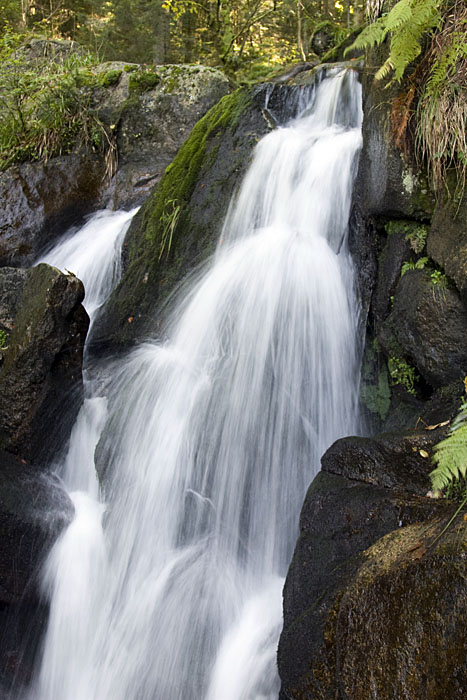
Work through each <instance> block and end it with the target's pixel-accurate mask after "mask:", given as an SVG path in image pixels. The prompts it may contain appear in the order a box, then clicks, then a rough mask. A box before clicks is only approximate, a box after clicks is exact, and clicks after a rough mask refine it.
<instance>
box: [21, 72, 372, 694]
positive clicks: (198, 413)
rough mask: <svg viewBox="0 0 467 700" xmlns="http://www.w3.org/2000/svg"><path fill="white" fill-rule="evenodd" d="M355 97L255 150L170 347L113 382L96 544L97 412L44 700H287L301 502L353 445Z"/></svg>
mask: <svg viewBox="0 0 467 700" xmlns="http://www.w3.org/2000/svg"><path fill="white" fill-rule="evenodd" d="M360 99H361V98H360V88H359V86H358V84H357V81H356V76H355V74H354V73H353V72H350V73H346V74H344V73H341V74H339V75H338V76H336V77H333V78H330V79H326V80H324V81H323V82H322V83H321V85H320V87H319V89H318V91H317V94H316V96H315V101H314V103H313V105H312V106H311V107H310V108H309V109H308V110H307V111H306V113H305V114H304V115H302V116H301V117H300V118H298V119H296V120H295V121H293V122H292V123H290V124H289V125H288V127H287V128H281V129H277V130H276V131H274V132H273V133H271V134H270V135H269V136H267V137H266V138H264V139H263V140H262V141H261V143H260V144H259V146H258V149H257V151H256V155H255V160H254V162H253V164H252V166H251V168H250V170H249V172H248V174H247V177H246V179H245V182H244V184H243V186H242V188H241V191H240V192H239V194H238V197H237V198H236V202H235V203H234V204H233V205H232V207H231V211H230V213H229V216H228V218H227V221H226V224H225V226H224V231H223V235H222V239H221V245H220V246H219V249H218V252H217V254H216V256H215V260H214V261H213V263H212V265H211V266H210V267H209V268H208V269H207V270H206V272H205V274H204V275H203V277H202V278H201V279H200V280H199V282H198V283H197V284H196V286H195V287H194V288H193V289H192V290H191V291H190V292H189V294H188V295H187V296H186V298H185V299H183V300H182V301H181V303H180V305H179V307H178V309H177V310H176V312H175V313H174V314H173V317H172V321H171V325H170V328H169V329H168V337H169V338H170V340H169V341H168V342H167V343H166V344H165V345H157V344H155V343H154V344H152V343H146V344H144V345H142V346H140V347H139V348H138V349H137V350H136V351H134V352H133V353H132V354H131V355H130V356H129V357H128V358H127V359H126V360H125V361H124V362H122V363H121V364H120V367H119V368H118V370H116V371H115V370H114V372H113V374H114V377H113V382H112V385H111V388H110V390H109V394H108V397H107V404H108V406H109V408H110V417H109V420H108V423H107V428H106V430H105V433H104V434H105V437H104V438H103V442H102V447H101V454H102V455H103V456H104V457H103V459H104V458H105V468H106V487H105V492H106V496H107V514H106V518H105V520H106V524H105V531H103V529H102V512H103V509H104V506H103V505H102V504H101V503H99V502H98V500H97V499H96V486H95V479H94V477H93V476H92V475H93V474H94V465H93V463H92V453H93V449H94V445H95V444H96V440H97V439H98V438H97V436H98V434H99V432H100V431H99V426H97V423H99V422H100V423H101V424H102V422H103V420H104V416H105V399H98V401H100V404H97V405H93V407H92V410H95V416H97V417H98V419H99V420H97V421H96V420H92V419H91V418H89V416H86V415H84V413H82V415H81V417H80V419H79V420H80V421H81V423H80V426H78V425H77V426H75V435H74V439H73V440H72V448H71V451H70V454H69V455H68V458H67V463H66V467H65V470H64V474H65V478H66V479H67V480H68V481H69V483H70V485H72V487H73V488H80V489H86V491H87V493H84V492H78V493H76V492H75V493H74V495H73V500H74V503H75V508H76V518H75V520H74V522H73V523H72V525H71V526H70V528H69V529H68V530H67V532H66V533H65V534H64V535H63V536H62V538H61V539H60V540H59V542H58V543H57V544H56V546H55V548H54V550H53V552H52V554H51V557H50V559H49V561H48V563H47V567H46V571H45V581H44V587H45V590H46V591H47V592H48V595H49V596H50V599H51V616H50V622H49V628H48V632H47V638H46V642H45V648H44V656H43V662H42V666H41V669H40V672H39V674H38V677H37V680H36V683H35V687H34V689H33V691H32V693H31V698H34V700H156V699H157V700H195V699H197V698H205V699H206V700H260V699H262V700H272V699H273V698H275V697H277V692H278V681H277V674H276V670H275V651H276V647H277V641H278V636H279V633H280V627H281V589H282V584H283V577H284V575H285V572H286V569H287V565H288V562H289V559H290V556H291V553H292V550H293V544H294V541H295V539H296V536H297V521H298V514H299V510H300V506H301V503H302V501H303V497H304V494H305V489H306V486H307V485H308V483H309V482H310V481H311V479H312V477H313V475H314V474H315V473H316V471H317V470H318V468H319V458H320V456H321V454H322V453H323V451H324V450H325V449H326V447H327V446H328V445H329V444H331V443H332V442H333V441H334V440H335V439H336V438H338V437H340V436H342V435H345V434H348V433H352V432H355V430H356V420H357V416H356V403H357V402H356V396H357V387H358V375H359V367H358V365H359V358H358V352H357V349H356V348H357V321H358V312H357V301H356V299H355V297H354V291H353V288H354V283H353V267H352V261H351V258H350V256H349V253H348V250H347V245H346V228H347V219H348V213H349V204H350V194H351V187H352V179H353V173H354V169H355V165H356V158H357V155H358V151H359V148H360V144H361V136H360V123H361V108H360ZM77 235H79V234H77ZM67 267H69V265H68V264H67ZM81 274H82V275H83V277H84V276H85V273H84V271H83V272H81ZM88 408H89V406H88ZM89 410H91V409H89ZM86 425H87V426H88V427H87V428H86ZM83 426H84V427H83ZM89 426H93V427H92V430H90V429H89ZM96 426H97V427H96ZM90 433H93V434H92V436H91V435H90ZM83 435H89V439H88V440H87V439H84V442H82V443H81V446H79V444H78V443H79V440H78V438H79V439H80V440H81V439H82V436H83ZM77 475H78V476H77Z"/></svg>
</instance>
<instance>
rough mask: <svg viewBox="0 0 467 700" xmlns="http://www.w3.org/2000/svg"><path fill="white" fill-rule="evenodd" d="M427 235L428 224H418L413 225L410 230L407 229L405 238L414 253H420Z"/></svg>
mask: <svg viewBox="0 0 467 700" xmlns="http://www.w3.org/2000/svg"><path fill="white" fill-rule="evenodd" d="M427 235H428V226H424V225H423V224H420V225H419V226H415V227H414V228H413V229H412V230H411V231H408V232H407V233H406V236H405V240H406V241H409V243H410V247H411V248H412V250H413V252H414V253H417V255H418V254H420V253H421V252H422V250H423V249H424V247H425V243H426V237H427Z"/></svg>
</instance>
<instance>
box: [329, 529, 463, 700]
mask: <svg viewBox="0 0 467 700" xmlns="http://www.w3.org/2000/svg"><path fill="white" fill-rule="evenodd" d="M445 522H446V521H445V520H444V521H443V524H442V525H440V522H439V520H438V519H436V520H430V521H428V522H423V523H414V524H413V525H410V526H408V527H405V528H401V529H400V530H397V531H395V532H392V533H390V534H388V535H386V536H385V537H383V538H382V539H381V540H379V541H378V542H376V544H375V545H373V546H372V547H371V548H370V549H368V550H367V551H366V552H365V553H364V554H363V556H362V560H363V561H362V564H361V566H360V567H359V569H358V571H357V573H356V574H355V576H354V577H353V580H352V582H351V583H350V584H349V585H348V586H347V587H346V590H345V592H344V594H343V596H342V598H341V599H340V601H339V602H338V603H337V604H336V606H335V608H334V610H333V615H334V619H333V620H332V622H331V621H329V624H328V626H327V629H326V635H327V638H328V640H329V646H328V659H329V660H330V661H331V658H330V657H331V654H332V653H334V660H335V678H336V680H337V679H338V683H339V696H338V697H340V698H355V700H371V698H374V697H377V698H378V700H393V698H407V700H425V698H430V700H446V698H457V697H459V698H460V697H462V696H463V695H464V693H465V688H466V687H467V666H466V663H465V650H466V648H467V628H466V625H465V620H466V619H467V567H466V555H467V523H466V522H465V520H464V519H463V517H462V516H460V517H458V518H457V520H456V521H455V523H454V524H453V525H452V526H451V527H450V528H449V529H448V530H447V531H446V533H444V534H443V535H442V536H441V531H442V529H443V527H444V524H445ZM331 663H332V661H331ZM332 697H333V698H335V697H336V696H335V695H333V696H332Z"/></svg>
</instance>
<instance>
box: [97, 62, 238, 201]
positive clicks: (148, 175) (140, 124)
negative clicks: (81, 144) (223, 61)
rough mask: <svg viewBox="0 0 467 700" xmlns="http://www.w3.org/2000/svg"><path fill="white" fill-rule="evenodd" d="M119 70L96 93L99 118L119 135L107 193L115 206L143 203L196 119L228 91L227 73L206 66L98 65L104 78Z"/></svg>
mask: <svg viewBox="0 0 467 700" xmlns="http://www.w3.org/2000/svg"><path fill="white" fill-rule="evenodd" d="M118 71H120V75H119V77H118V79H117V80H116V82H115V84H112V85H109V86H107V87H103V88H101V89H100V90H98V91H97V92H96V95H95V99H96V101H97V103H98V110H99V116H100V118H101V119H103V121H104V122H105V123H107V124H109V125H112V126H113V127H114V128H115V129H116V133H117V150H118V171H117V173H116V175H115V177H114V179H113V181H112V183H111V186H110V188H109V190H108V192H107V193H106V194H105V195H104V199H105V200H108V201H110V202H111V203H112V206H113V207H114V208H116V209H118V208H130V207H132V206H135V205H137V204H141V203H142V202H143V200H144V199H145V198H146V197H147V195H148V193H149V191H150V190H151V189H152V188H153V187H154V185H155V184H156V183H157V182H158V181H159V180H160V178H161V177H162V175H163V173H164V171H165V169H166V167H167V166H168V165H169V163H170V162H171V161H172V160H173V158H174V157H175V154H176V153H177V151H178V149H179V148H180V146H181V145H182V143H183V142H184V141H185V140H186V138H187V137H188V135H189V134H190V131H191V129H192V128H193V126H194V125H195V124H196V122H197V121H198V120H199V119H200V118H201V117H202V116H203V115H204V114H205V113H206V112H207V111H208V110H209V109H210V108H211V107H212V106H213V105H215V104H216V103H217V102H218V101H219V100H220V99H221V97H223V96H224V95H226V94H227V93H228V92H229V90H230V87H229V82H228V80H227V78H226V77H225V75H224V74H223V73H222V72H221V71H219V70H217V69H215V68H208V67H206V66H194V65H193V66H192V65H164V66H152V67H151V68H150V69H148V70H147V71H143V70H142V69H141V67H140V66H138V65H136V64H125V63H121V62H113V63H109V64H103V65H101V66H99V67H98V69H97V72H98V74H99V75H101V77H102V79H103V81H105V77H106V75H110V76H113V75H116V73H118ZM145 76H149V77H148V78H146V80H147V81H148V83H147V84H146V83H145ZM151 80H152V81H153V82H154V83H155V84H154V85H152V83H151Z"/></svg>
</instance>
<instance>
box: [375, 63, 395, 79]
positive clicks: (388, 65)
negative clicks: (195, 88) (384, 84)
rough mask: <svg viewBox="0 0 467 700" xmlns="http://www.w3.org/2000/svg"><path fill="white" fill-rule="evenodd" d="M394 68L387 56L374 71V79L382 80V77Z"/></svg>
mask: <svg viewBox="0 0 467 700" xmlns="http://www.w3.org/2000/svg"><path fill="white" fill-rule="evenodd" d="M393 69H394V64H393V62H392V61H391V59H390V58H387V59H386V60H385V62H384V63H383V65H382V66H381V68H378V70H377V71H376V73H375V80H382V79H383V78H386V76H388V75H389V73H390V72H391V71H392V70H393Z"/></svg>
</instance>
